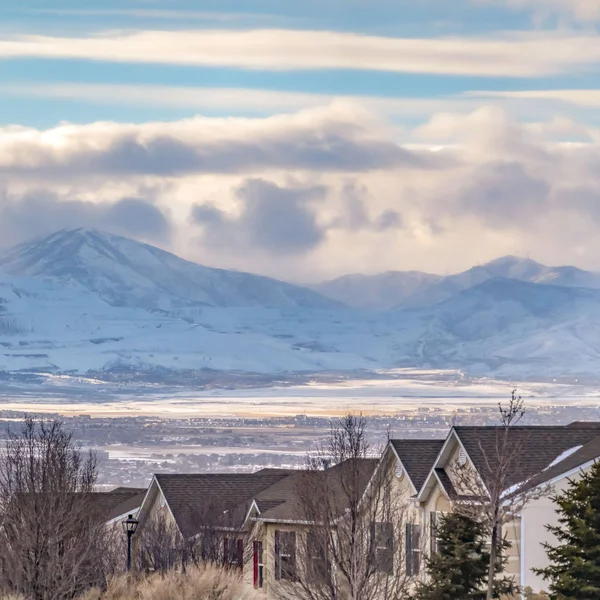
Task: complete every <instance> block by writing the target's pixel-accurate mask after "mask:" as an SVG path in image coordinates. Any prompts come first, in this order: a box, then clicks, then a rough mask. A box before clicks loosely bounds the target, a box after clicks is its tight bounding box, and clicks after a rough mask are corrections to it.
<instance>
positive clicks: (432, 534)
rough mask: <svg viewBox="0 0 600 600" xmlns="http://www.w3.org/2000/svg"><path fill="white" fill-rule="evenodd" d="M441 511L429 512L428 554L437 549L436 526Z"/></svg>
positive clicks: (434, 552) (435, 552)
mask: <svg viewBox="0 0 600 600" xmlns="http://www.w3.org/2000/svg"><path fill="white" fill-rule="evenodd" d="M443 514H444V513H443V512H436V511H431V512H430V513H429V552H430V556H433V555H434V554H437V551H438V526H439V523H440V518H441V517H442V515H443Z"/></svg>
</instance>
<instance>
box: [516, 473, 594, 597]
mask: <svg viewBox="0 0 600 600" xmlns="http://www.w3.org/2000/svg"><path fill="white" fill-rule="evenodd" d="M589 468H590V467H588V468H586V469H585V470H584V471H588V470H589ZM584 471H580V472H579V473H576V474H575V475H571V476H569V477H563V478H562V479H560V480H559V481H557V482H556V483H555V484H554V485H553V489H552V491H551V494H549V495H546V496H544V497H542V498H538V499H536V500H532V501H531V502H530V503H529V504H528V505H527V506H526V507H525V508H524V509H523V511H522V515H523V538H524V540H525V552H524V555H523V564H522V566H521V568H522V572H523V579H524V581H523V586H530V587H531V588H532V589H533V590H534V591H541V590H547V589H548V583H547V582H546V581H544V580H543V579H542V578H541V577H540V576H539V575H536V574H535V573H534V572H533V571H532V569H536V568H537V569H539V568H542V567H546V566H547V565H548V557H547V555H546V550H545V549H544V546H543V544H555V543H556V537H555V536H554V535H553V534H552V533H551V532H549V531H548V529H547V526H548V525H558V517H559V515H558V513H557V512H556V508H557V507H556V504H555V503H554V502H553V501H552V498H551V497H550V495H554V494H560V493H561V492H563V491H564V490H565V489H567V487H568V483H569V480H575V481H576V480H577V479H580V478H581V473H582V472H584Z"/></svg>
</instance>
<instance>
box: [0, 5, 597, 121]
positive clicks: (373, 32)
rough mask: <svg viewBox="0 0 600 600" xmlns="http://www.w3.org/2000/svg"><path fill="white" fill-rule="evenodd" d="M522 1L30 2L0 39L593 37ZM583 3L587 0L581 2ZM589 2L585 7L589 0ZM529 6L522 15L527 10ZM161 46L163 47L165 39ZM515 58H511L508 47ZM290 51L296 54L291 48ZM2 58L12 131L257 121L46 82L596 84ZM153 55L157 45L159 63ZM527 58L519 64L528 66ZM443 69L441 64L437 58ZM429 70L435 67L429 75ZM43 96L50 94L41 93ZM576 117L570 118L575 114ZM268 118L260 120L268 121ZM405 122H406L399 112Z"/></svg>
mask: <svg viewBox="0 0 600 600" xmlns="http://www.w3.org/2000/svg"><path fill="white" fill-rule="evenodd" d="M561 1H562V0H548V1H547V5H548V7H544V0H529V2H528V1H527V0H523V1H522V4H523V5H524V6H519V1H518V0H517V1H516V2H515V6H507V4H508V3H507V2H503V0H498V1H497V2H493V1H492V2H487V1H485V0H477V1H476V0H452V1H448V2H440V1H439V0H421V1H420V2H412V1H406V0H371V1H367V0H344V1H342V0H320V1H316V0H304V1H303V2H289V1H287V0H285V1H281V0H278V1H274V0H273V1H270V0H252V1H248V0H245V1H239V0H238V1H232V0H225V1H219V2H208V1H194V2H192V1H190V0H170V1H168V0H167V1H160V0H157V1H148V2H142V1H140V2H134V1H133V2H132V1H129V2H127V1H115V0H108V1H106V2H102V3H99V2H98V3H93V2H87V3H85V8H82V3H81V2H78V1H68V0H53V1H51V2H48V1H47V0H27V1H25V2H21V3H7V2H5V3H3V4H4V7H3V8H0V17H1V19H0V22H1V26H0V35H1V36H2V38H1V39H4V40H13V41H14V40H18V41H21V42H22V41H23V40H24V39H25V38H26V37H27V36H32V35H40V36H45V37H47V38H61V39H64V38H67V39H69V38H71V39H72V43H73V45H75V46H76V44H77V38H85V37H94V36H98V35H100V36H101V35H106V34H107V32H111V33H114V32H122V34H123V35H127V33H132V32H136V31H156V30H160V31H163V32H170V33H171V35H172V36H176V35H177V32H178V31H180V32H189V31H193V30H203V31H207V30H208V31H210V30H227V31H229V32H234V31H246V30H264V29H280V30H281V29H283V30H295V31H297V32H303V31H319V32H323V33H327V32H344V33H347V34H350V33H352V34H359V35H368V36H373V37H377V38H405V39H406V38H408V39H414V38H425V39H431V40H432V45H433V44H434V43H435V41H436V40H439V39H444V38H461V37H462V38H464V39H480V40H481V39H482V40H485V39H486V38H487V39H492V38H495V37H498V38H506V36H508V35H522V36H528V35H534V34H535V35H544V33H547V35H548V36H551V35H557V33H558V34H560V35H562V36H568V37H570V38H572V43H573V44H575V43H576V39H577V37H578V36H585V37H589V36H590V35H597V23H596V21H595V19H594V18H593V16H594V15H593V13H592V14H591V15H590V16H589V18H586V19H580V18H578V15H577V13H576V12H574V11H575V9H569V5H570V4H571V5H572V6H574V2H575V1H576V0H564V2H562V5H563V6H564V7H565V8H564V10H561V9H560V6H561ZM584 1H585V0H584ZM594 1H595V0H592V2H594ZM528 4H530V6H528ZM166 43H168V42H166ZM516 51H517V52H518V49H517V50H516ZM297 52H299V53H301V52H302V46H300V47H299V48H298V50H297ZM35 54H36V53H35V52H34V53H33V56H31V55H29V56H28V55H19V53H18V52H17V53H16V54H15V55H12V56H10V55H6V54H5V55H4V56H2V55H1V54H0V82H2V87H3V91H4V93H3V94H2V95H1V96H0V114H1V115H2V116H1V117H0V118H1V119H2V122H3V123H5V124H8V123H20V124H27V125H33V126H38V127H48V126H50V125H52V124H55V123H58V122H61V121H64V120H70V121H75V122H87V121H92V120H97V119H102V120H104V119H110V120H118V121H130V120H146V119H177V118H182V117H183V116H185V115H190V114H195V113H196V112H197V111H198V110H201V111H202V112H203V113H204V114H211V115H226V114H235V115H243V114H256V113H257V109H256V108H252V109H248V108H246V107H244V106H243V103H242V102H240V103H239V105H238V106H235V107H231V106H230V107H227V108H226V109H219V108H218V107H208V108H207V107H203V106H202V105H198V106H197V107H196V106H194V105H192V106H185V107H182V106H177V105H176V104H177V103H173V104H175V105H172V104H171V105H170V104H169V103H168V102H164V103H161V105H160V106H158V105H156V103H155V104H154V105H153V106H149V105H148V103H146V102H144V101H143V94H142V98H141V99H140V100H139V101H135V102H134V101H128V102H119V98H118V96H117V97H113V98H104V99H102V100H99V99H94V97H93V94H92V93H90V94H89V95H88V96H91V97H86V98H83V97H81V94H82V93H83V92H82V91H80V94H79V96H78V95H77V94H75V93H74V92H73V91H72V93H71V94H69V93H67V92H64V93H63V94H62V95H61V97H60V98H56V97H52V95H51V94H48V93H42V92H41V91H39V92H38V93H37V94H34V93H33V92H32V88H33V87H34V86H35V85H36V84H44V86H45V88H47V86H49V85H52V84H54V85H57V86H60V84H64V83H71V84H73V83H76V84H78V86H79V87H80V88H81V90H83V88H84V86H85V85H86V84H89V85H98V84H104V85H111V84H113V85H128V86H131V85H136V86H161V87H169V88H174V93H176V92H177V90H178V88H181V87H185V88H199V89H205V88H249V89H253V90H271V91H273V90H275V91H277V90H279V91H287V92H302V93H311V94H325V95H331V96H338V95H344V96H365V95H367V96H380V97H385V98H446V97H460V96H461V94H464V93H465V92H471V91H474V90H476V91H479V90H484V91H488V90H492V91H516V90H525V91H528V90H545V89H553V90H554V89H589V88H595V87H596V85H597V81H598V80H599V79H600V62H598V61H596V62H595V64H594V62H593V61H589V62H586V61H585V60H582V61H578V60H573V62H572V63H567V64H566V65H565V66H564V67H562V68H557V70H556V72H555V73H547V72H544V70H543V69H540V72H539V73H535V74H532V76H529V77H522V76H516V77H515V76H510V73H502V74H501V75H496V74H494V75H493V76H486V75H485V69H484V72H483V73H478V74H477V75H476V76H473V75H472V74H470V73H466V74H465V73H460V72H454V73H447V72H443V69H441V71H442V72H440V73H435V72H422V71H419V69H418V68H416V69H415V70H414V71H413V72H406V70H403V69H402V68H401V67H400V68H399V69H398V70H396V71H394V72H390V71H382V70H377V69H375V68H364V69H360V70H357V69H352V68H351V66H349V65H345V66H344V67H343V68H341V67H339V68H335V67H329V68H319V69H314V68H313V69H311V68H310V66H308V67H305V68H303V69H302V70H296V69H286V68H285V66H283V67H281V68H278V69H277V70H276V71H273V70H271V69H265V68H262V69H261V68H248V67H246V66H244V65H239V66H237V65H225V66H224V65H190V64H185V60H181V61H177V60H174V61H173V62H171V63H170V64H160V63H159V61H156V62H153V60H152V57H149V58H148V61H147V62H139V61H127V60H123V61H118V60H115V59H114V58H111V57H110V56H106V57H105V58H104V59H103V57H102V56H99V57H97V58H96V59H95V60H89V58H86V56H85V55H83V56H81V57H77V56H76V55H77V52H76V51H75V52H74V54H75V56H73V57H69V58H62V57H56V56H52V55H49V56H42V53H38V55H37V56H36V55H35ZM158 54H160V48H157V55H158ZM527 59H528V57H527V56H524V57H523V60H524V61H527ZM435 60H438V61H439V62H440V63H443V62H444V61H443V59H442V57H440V58H437V59H435ZM434 71H435V69H434ZM46 91H47V90H46ZM572 110H574V109H572ZM268 112H269V110H268V109H267V110H265V111H263V114H268ZM406 118H407V119H409V120H410V122H411V123H412V122H413V121H414V116H412V115H406Z"/></svg>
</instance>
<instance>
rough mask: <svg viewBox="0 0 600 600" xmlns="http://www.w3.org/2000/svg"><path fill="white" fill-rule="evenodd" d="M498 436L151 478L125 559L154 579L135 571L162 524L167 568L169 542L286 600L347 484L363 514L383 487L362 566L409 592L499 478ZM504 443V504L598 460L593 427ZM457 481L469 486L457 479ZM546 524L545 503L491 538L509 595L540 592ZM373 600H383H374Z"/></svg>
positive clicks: (398, 444) (468, 430)
mask: <svg viewBox="0 0 600 600" xmlns="http://www.w3.org/2000/svg"><path fill="white" fill-rule="evenodd" d="M501 431H502V430H501V429H500V428H497V427H458V426H457V427H453V428H452V429H451V430H450V432H449V434H448V435H447V437H446V439H444V440H432V439H417V440H391V441H390V442H389V444H388V446H387V448H386V450H385V452H384V453H383V456H382V457H381V459H379V460H374V459H362V460H359V461H354V462H352V464H350V461H346V462H345V463H341V464H339V465H335V466H333V467H330V468H328V469H324V470H322V471H302V470H285V469H263V470H261V471H257V472H256V473H251V474H198V475H155V477H154V478H153V480H152V483H151V485H150V487H149V489H148V491H147V493H146V494H145V497H144V500H143V503H142V505H141V508H140V511H139V520H140V525H139V528H138V532H137V533H136V535H135V540H136V552H137V553H138V555H139V556H140V557H141V564H142V566H143V567H145V568H153V564H152V560H150V559H147V560H144V556H145V553H146V555H150V554H151V553H152V548H150V547H149V546H151V545H152V544H151V542H149V541H148V539H149V538H148V535H147V534H148V532H150V531H152V528H153V527H155V526H156V524H157V523H161V524H162V535H163V536H164V534H165V532H169V534H170V537H169V539H170V540H172V541H170V542H169V543H171V544H172V547H170V548H168V549H167V550H168V554H169V555H168V557H167V558H166V560H168V561H177V560H181V559H182V558H183V557H182V556H181V554H180V553H181V552H182V548H183V546H182V545H181V544H180V543H178V542H177V541H176V540H179V541H180V542H181V541H186V542H188V545H189V542H194V544H193V546H194V548H195V549H194V551H195V552H200V553H202V554H203V557H204V558H207V559H210V560H216V561H219V562H222V563H224V564H227V565H229V566H230V567H232V568H236V569H240V570H241V573H242V574H243V578H244V579H245V581H246V582H247V584H248V585H249V586H253V587H254V588H256V589H258V590H261V591H262V592H263V593H264V595H265V598H267V599H271V598H273V599H274V598H281V597H282V592H285V591H286V590H288V591H289V595H288V597H289V598H294V597H298V596H295V595H294V589H297V587H296V588H295V587H294V586H299V585H301V583H300V582H301V581H303V580H304V578H305V577H306V576H307V574H309V573H310V572H314V570H315V569H316V570H319V569H322V568H325V566H327V565H329V564H330V561H329V559H328V558H325V556H324V555H325V554H326V553H325V552H323V551H322V549H315V547H313V546H312V545H311V539H312V537H314V535H313V534H314V531H315V530H316V528H317V527H318V525H316V524H315V523H317V521H320V520H323V519H325V516H324V515H326V518H327V519H330V520H333V521H336V522H337V520H338V519H344V518H347V517H346V515H347V514H348V511H349V510H350V507H349V505H348V502H349V501H348V498H349V495H348V493H347V490H348V481H347V480H348V479H349V478H354V480H353V481H354V483H353V485H354V488H353V489H355V491H356V490H358V491H359V493H360V501H361V503H363V504H362V505H363V506H371V505H372V506H376V501H377V498H378V494H379V491H378V490H379V489H380V488H382V487H383V486H384V485H385V486H386V488H388V489H389V494H390V496H389V498H391V499H392V500H393V502H390V501H389V499H386V501H385V502H383V503H381V504H380V505H377V506H378V507H377V508H376V509H374V512H373V513H372V514H371V515H369V517H368V518H369V519H370V520H371V522H372V523H371V525H372V531H370V532H369V533H368V535H369V536H370V538H369V539H370V542H369V544H370V546H369V548H370V550H369V552H368V553H365V554H368V557H367V558H368V559H369V560H373V561H375V563H376V566H377V569H379V570H381V571H382V572H384V573H385V576H384V578H383V579H381V580H380V581H381V582H383V584H382V585H383V586H385V581H386V577H388V579H389V580H394V579H398V578H404V579H405V580H410V581H412V582H414V581H418V580H419V579H423V578H424V577H425V573H424V571H423V567H422V565H423V560H422V559H423V556H424V555H427V554H429V553H430V552H431V551H434V550H435V547H436V544H437V540H436V536H435V523H436V520H437V519H438V518H439V515H440V514H443V513H446V512H449V511H451V510H453V507H454V506H455V505H456V503H458V502H465V501H467V502H471V503H476V502H481V500H482V496H481V494H482V490H483V491H484V492H485V490H486V489H489V484H490V478H491V477H493V475H494V472H495V469H497V467H498V465H497V458H498V456H497V444H498V436H499V435H500V432H501ZM508 435H509V438H508V439H509V443H510V444H512V445H516V446H515V447H518V448H519V449H520V450H522V452H520V454H519V460H517V461H514V462H513V463H512V466H511V471H510V472H509V473H508V474H507V477H506V479H505V485H506V489H505V490H504V491H503V494H506V497H507V499H508V498H509V497H510V496H511V495H512V494H515V493H518V491H519V490H522V489H525V488H526V489H528V490H532V489H536V490H544V491H547V489H548V487H547V486H552V489H553V490H555V491H556V492H559V491H561V490H562V489H564V487H565V486H566V485H567V482H568V480H569V479H572V478H576V477H578V476H579V475H580V474H581V472H582V471H585V470H586V469H589V468H590V467H591V466H592V465H593V464H594V462H595V461H596V460H597V459H599V458H600V423H572V424H571V425H567V426H558V427H525V426H523V427H521V426H518V427H514V428H512V429H511V430H510V431H509V434H508ZM465 473H468V474H469V477H463V476H462V475H463V474H465ZM469 481H476V482H477V486H475V487H476V488H477V493H475V491H474V490H473V489H468V485H467V484H466V483H465V482H469ZM486 486H487V487H486ZM325 491H326V493H325ZM307 492H308V494H307ZM303 496H304V500H303ZM307 496H308V497H309V498H310V497H314V501H315V506H316V507H319V506H321V505H322V504H323V503H325V502H330V500H327V499H329V498H333V502H332V504H331V505H328V507H327V511H326V512H323V513H319V512H318V508H317V509H316V510H317V512H314V513H312V514H310V512H308V513H307V505H310V502H308V503H307V502H306V497H307ZM390 504H395V505H396V506H398V507H400V511H399V512H396V513H395V514H394V515H390V514H385V508H384V507H388V508H389V506H390ZM556 522H557V515H556V512H555V505H554V503H553V502H552V500H551V498H550V497H549V495H548V494H546V495H545V496H543V495H539V496H538V497H536V498H535V499H534V500H532V501H531V502H530V503H528V504H527V505H526V506H524V507H522V509H521V510H520V511H519V514H515V515H514V516H512V518H511V519H510V520H509V521H508V522H506V523H505V524H504V527H503V531H502V535H503V536H506V537H507V538H508V540H509V541H510V542H511V548H510V550H509V553H508V566H507V570H508V573H509V574H512V575H513V576H514V578H515V581H516V583H517V584H519V585H522V586H523V587H525V586H530V587H532V588H533V589H534V590H535V591H539V590H542V589H543V588H544V587H545V582H544V581H542V580H541V579H540V578H539V577H538V576H536V575H535V574H534V573H533V569H535V568H539V567H543V566H545V565H546V553H545V551H544V548H543V544H544V543H548V542H550V543H551V542H552V541H553V540H552V535H551V534H550V533H549V532H548V531H547V529H546V525H549V524H555V523H556ZM145 540H146V541H145ZM155 554H156V553H155ZM150 558H152V557H150ZM154 560H155V562H156V556H154ZM161 560H164V557H162V558H161ZM158 566H159V565H156V564H155V565H154V567H155V568H158ZM163 566H164V565H163ZM327 568H329V567H327ZM338 570H340V569H338ZM340 571H341V570H340ZM283 596H285V593H284V594H283ZM380 597H382V598H385V597H387V596H386V592H385V589H383V591H382V593H381V595H380Z"/></svg>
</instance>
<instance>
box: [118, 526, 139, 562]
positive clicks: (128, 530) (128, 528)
mask: <svg viewBox="0 0 600 600" xmlns="http://www.w3.org/2000/svg"><path fill="white" fill-rule="evenodd" d="M122 523H123V530H124V531H125V533H126V534H127V570H128V571H131V538H132V537H133V534H134V533H135V530H136V529H137V526H138V524H139V521H138V520H137V519H134V518H133V515H129V516H128V517H127V519H125V521H122Z"/></svg>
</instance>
